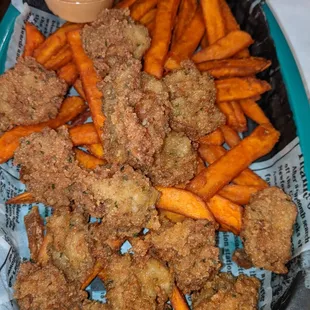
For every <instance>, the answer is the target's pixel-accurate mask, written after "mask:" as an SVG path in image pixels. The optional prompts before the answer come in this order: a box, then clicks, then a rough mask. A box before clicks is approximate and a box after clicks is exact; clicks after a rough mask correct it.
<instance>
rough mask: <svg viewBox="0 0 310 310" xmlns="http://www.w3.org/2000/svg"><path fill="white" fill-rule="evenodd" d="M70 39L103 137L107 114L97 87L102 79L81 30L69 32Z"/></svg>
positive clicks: (96, 126)
mask: <svg viewBox="0 0 310 310" xmlns="http://www.w3.org/2000/svg"><path fill="white" fill-rule="evenodd" d="M68 41H69V44H70V46H71V49H72V51H73V59H74V61H75V64H76V66H77V68H78V71H79V73H80V78H81V81H82V84H83V89H84V92H85V95H86V99H87V103H88V105H89V108H90V111H91V114H92V118H93V122H94V125H95V128H96V130H97V133H98V135H99V138H100V139H102V134H103V124H104V121H105V116H104V114H103V112H102V100H101V99H102V96H103V95H102V92H101V91H100V90H99V89H98V88H97V83H98V82H99V81H100V78H99V76H98V75H97V72H96V70H95V68H94V65H93V62H92V60H91V59H90V58H89V57H88V56H87V55H86V53H85V51H84V49H83V44H82V38H81V34H80V32H79V31H73V32H70V33H68Z"/></svg>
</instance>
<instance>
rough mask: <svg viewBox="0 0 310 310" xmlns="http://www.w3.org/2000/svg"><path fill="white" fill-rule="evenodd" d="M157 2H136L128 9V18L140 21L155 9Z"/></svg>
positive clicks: (146, 0) (149, 0) (148, 0)
mask: <svg viewBox="0 0 310 310" xmlns="http://www.w3.org/2000/svg"><path fill="white" fill-rule="evenodd" d="M157 2H158V0H137V1H136V2H135V3H134V4H133V5H132V6H131V7H130V16H131V18H132V19H133V20H136V21H138V20H140V19H141V18H142V17H143V16H144V15H145V14H146V13H147V12H149V11H150V10H151V9H153V8H155V6H156V5H157Z"/></svg>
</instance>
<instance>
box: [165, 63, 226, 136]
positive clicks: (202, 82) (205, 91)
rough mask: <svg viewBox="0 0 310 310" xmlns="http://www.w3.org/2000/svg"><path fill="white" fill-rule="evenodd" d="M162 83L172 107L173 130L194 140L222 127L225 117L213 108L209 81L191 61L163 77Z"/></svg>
mask: <svg viewBox="0 0 310 310" xmlns="http://www.w3.org/2000/svg"><path fill="white" fill-rule="evenodd" d="M164 82H165V84H166V85H167V86H168V89H169V94H170V101H171V104H172V113H171V120H170V125H171V128H172V129H173V130H175V131H177V132H185V133H186V134H187V135H188V137H190V138H191V139H192V140H197V139H198V138H199V137H201V136H203V135H206V134H208V133H210V132H212V131H214V130H215V129H216V128H218V127H219V126H221V125H223V124H224V123H225V116H224V115H223V114H222V113H221V112H220V110H219V109H218V108H217V107H216V105H215V96H216V89H215V84H214V81H213V79H212V77H211V76H210V75H209V74H208V73H207V72H202V73H200V72H199V71H198V69H197V68H196V67H195V65H194V64H193V63H192V62H191V61H185V62H183V63H182V69H180V70H175V71H173V72H171V73H169V74H167V75H166V76H165V78H164Z"/></svg>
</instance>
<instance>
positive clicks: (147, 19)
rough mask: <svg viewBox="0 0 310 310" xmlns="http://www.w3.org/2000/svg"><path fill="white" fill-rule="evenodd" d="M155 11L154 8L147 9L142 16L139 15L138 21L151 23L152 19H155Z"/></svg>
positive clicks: (145, 23)
mask: <svg viewBox="0 0 310 310" xmlns="http://www.w3.org/2000/svg"><path fill="white" fill-rule="evenodd" d="M156 13H157V9H156V8H155V9H152V10H150V11H148V12H147V13H146V14H145V15H144V16H142V17H141V19H140V20H139V22H140V23H141V24H142V25H147V24H149V23H151V22H152V21H153V20H155V16H156Z"/></svg>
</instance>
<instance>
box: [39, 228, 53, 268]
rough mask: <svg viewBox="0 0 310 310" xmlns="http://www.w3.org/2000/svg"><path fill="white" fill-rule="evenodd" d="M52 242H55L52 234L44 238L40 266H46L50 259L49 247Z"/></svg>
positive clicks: (40, 251)
mask: <svg viewBox="0 0 310 310" xmlns="http://www.w3.org/2000/svg"><path fill="white" fill-rule="evenodd" d="M51 242H53V237H52V236H51V235H50V234H46V235H45V236H44V238H43V242H42V245H41V247H40V250H39V254H38V259H37V261H38V264H40V265H42V266H44V265H46V264H47V263H48V261H49V259H50V258H49V255H48V246H49V244H50V243H51Z"/></svg>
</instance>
